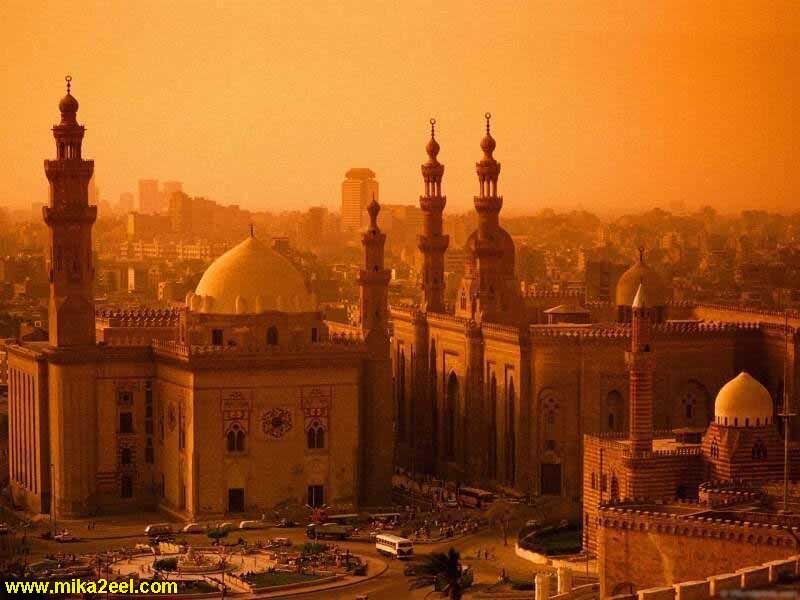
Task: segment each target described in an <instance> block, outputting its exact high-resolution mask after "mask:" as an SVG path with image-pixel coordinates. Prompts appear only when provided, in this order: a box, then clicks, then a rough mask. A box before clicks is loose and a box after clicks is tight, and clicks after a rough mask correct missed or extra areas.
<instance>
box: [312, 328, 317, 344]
mask: <svg viewBox="0 0 800 600" xmlns="http://www.w3.org/2000/svg"><path fill="white" fill-rule="evenodd" d="M318 341H319V332H318V331H317V328H316V327H312V328H311V343H312V344H316V343H317V342H318Z"/></svg>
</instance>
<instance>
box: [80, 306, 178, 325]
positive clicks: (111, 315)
mask: <svg viewBox="0 0 800 600" xmlns="http://www.w3.org/2000/svg"><path fill="white" fill-rule="evenodd" d="M180 315H181V310H180V309H175V308H172V309H140V310H116V309H100V310H96V311H95V323H96V325H97V326H98V327H126V328H134V327H148V328H149V327H177V326H178V323H179V321H180Z"/></svg>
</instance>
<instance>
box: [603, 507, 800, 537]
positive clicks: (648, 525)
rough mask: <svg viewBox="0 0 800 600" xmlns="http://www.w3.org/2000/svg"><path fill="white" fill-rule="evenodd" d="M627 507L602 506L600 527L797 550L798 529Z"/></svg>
mask: <svg viewBox="0 0 800 600" xmlns="http://www.w3.org/2000/svg"><path fill="white" fill-rule="evenodd" d="M626 504H627V503H620V504H617V505H613V506H612V505H604V506H601V507H600V508H599V512H598V517H597V525H598V527H604V528H606V529H620V530H633V531H639V532H647V533H658V534H668V535H679V536H684V537H695V538H717V539H723V540H728V541H731V542H742V543H750V544H753V543H754V544H766V545H768V546H779V547H786V548H794V547H795V536H797V535H798V533H800V528H798V527H788V526H784V525H779V524H774V523H768V522H754V521H745V520H740V519H731V518H721V517H714V516H710V515H713V513H708V512H704V511H702V510H701V512H689V513H686V512H682V513H681V512H666V510H664V511H663V512H662V511H659V510H658V509H657V508H655V507H652V506H650V507H649V509H643V508H635V501H630V505H626ZM639 506H641V504H640V505H639ZM746 514H747V513H744V515H745V516H746ZM725 516H727V515H725Z"/></svg>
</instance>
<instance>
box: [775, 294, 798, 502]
mask: <svg viewBox="0 0 800 600" xmlns="http://www.w3.org/2000/svg"><path fill="white" fill-rule="evenodd" d="M792 337H794V336H792ZM788 373H789V311H788V310H786V311H784V324H783V411H782V412H780V413H778V415H779V416H780V417H782V418H783V512H789V419H791V418H792V417H794V416H795V413H793V412H790V411H791V407H790V406H789V385H788V383H789V378H788Z"/></svg>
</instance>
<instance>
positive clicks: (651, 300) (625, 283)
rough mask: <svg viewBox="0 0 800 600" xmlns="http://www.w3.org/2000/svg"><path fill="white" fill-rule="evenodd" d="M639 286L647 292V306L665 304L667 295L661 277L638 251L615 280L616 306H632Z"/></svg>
mask: <svg viewBox="0 0 800 600" xmlns="http://www.w3.org/2000/svg"><path fill="white" fill-rule="evenodd" d="M639 286H642V288H643V289H644V290H645V292H646V294H647V304H648V306H651V307H655V306H666V304H667V300H668V299H669V295H668V292H667V288H666V286H665V285H664V282H663V281H662V279H661V277H660V276H659V274H658V273H656V272H655V271H654V270H653V269H651V268H650V267H649V266H648V265H646V264H645V262H644V255H643V253H640V255H639V260H637V261H636V262H635V263H634V264H633V265H631V267H630V268H629V269H628V270H627V271H625V272H624V273H623V274H622V275H621V276H620V278H619V281H618V282H617V293H616V299H617V306H632V305H633V300H634V298H636V292H638V291H639Z"/></svg>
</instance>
